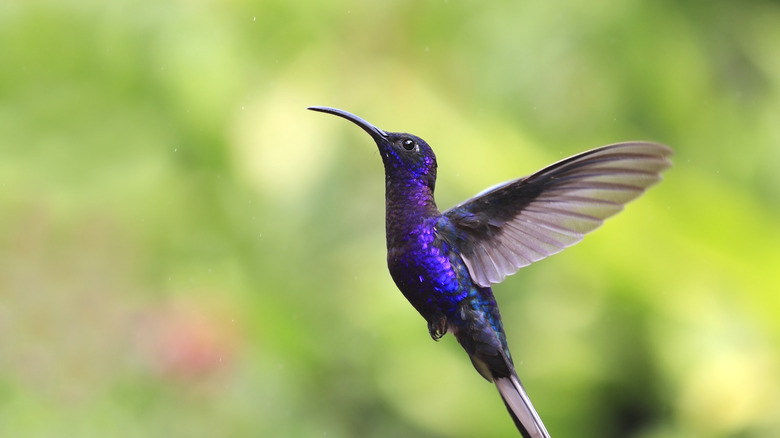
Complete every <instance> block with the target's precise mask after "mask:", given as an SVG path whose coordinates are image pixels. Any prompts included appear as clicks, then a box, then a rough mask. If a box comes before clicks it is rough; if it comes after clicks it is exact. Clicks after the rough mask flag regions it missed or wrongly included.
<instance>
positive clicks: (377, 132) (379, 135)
mask: <svg viewBox="0 0 780 438" xmlns="http://www.w3.org/2000/svg"><path fill="white" fill-rule="evenodd" d="M307 109H310V110H312V111H319V112H321V113H328V114H333V115H334V116H339V117H342V118H344V119H347V120H349V121H350V122H352V123H354V124H356V125H358V126H360V127H361V128H363V130H364V131H366V132H367V133H368V135H370V136H371V137H372V138H373V139H374V140H375V141H379V140H380V139H386V138H387V132H385V131H383V130H381V129H379V128H377V127H376V126H374V125H372V124H370V123H368V122H367V121H365V120H363V119H362V118H360V117H358V116H356V115H354V114H352V113H348V112H346V111H344V110H340V109H338V108H331V107H327V106H310V107H309V108H307Z"/></svg>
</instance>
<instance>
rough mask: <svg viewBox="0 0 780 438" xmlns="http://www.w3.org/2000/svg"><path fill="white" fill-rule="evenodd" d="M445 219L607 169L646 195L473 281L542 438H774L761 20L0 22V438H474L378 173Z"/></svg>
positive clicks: (459, 5)
mask: <svg viewBox="0 0 780 438" xmlns="http://www.w3.org/2000/svg"><path fill="white" fill-rule="evenodd" d="M309 105H329V106H336V107H339V108H343V109H346V110H349V111H352V112H354V113H356V114H358V115H361V116H363V117H364V118H366V119H368V120H369V121H371V122H373V123H375V124H377V125H378V126H380V127H382V128H385V129H388V130H395V131H408V132H413V133H415V134H418V135H420V136H421V137H423V138H425V139H426V140H428V141H429V143H431V144H432V145H433V147H434V149H435V150H436V151H437V153H438V159H439V160H438V161H439V183H438V186H437V187H438V190H439V191H438V201H439V205H440V206H441V207H442V208H448V207H450V206H452V205H453V204H455V203H457V202H459V201H461V200H463V199H465V198H467V197H469V196H472V195H473V194H474V193H476V192H478V191H480V190H482V189H483V188H485V187H487V186H489V185H491V184H494V183H497V182H500V181H504V180H507V179H510V178H515V177H518V176H522V175H525V174H528V173H531V172H533V171H535V170H537V169H539V168H541V167H542V166H544V165H546V164H549V163H551V162H553V161H556V160H558V159H561V158H564V157H566V156H568V155H571V154H574V153H577V152H580V151H583V150H585V149H589V148H592V147H596V146H599V145H602V144H607V143H612V142H617V141H623V140H631V139H644V140H654V141H659V142H662V143H666V144H669V145H671V146H672V147H673V148H674V149H675V152H676V155H675V157H674V163H675V167H674V168H673V169H672V170H671V171H669V172H667V173H666V174H665V180H664V182H663V183H661V184H660V185H658V186H656V187H654V188H652V189H651V190H650V191H649V192H648V194H646V195H645V196H643V197H642V198H640V200H639V201H637V202H635V203H634V204H631V205H630V206H629V207H628V208H627V210H626V211H625V212H624V213H622V214H620V215H619V216H618V217H616V218H614V219H611V220H609V221H608V222H607V224H606V226H605V227H604V228H602V229H601V230H599V231H598V232H596V233H595V234H594V235H592V236H590V237H588V238H587V239H585V241H584V242H583V243H581V244H580V245H578V246H576V247H574V248H572V249H569V250H567V251H565V252H564V253H563V254H561V255H558V256H555V257H552V258H550V259H548V260H545V261H543V262H540V263H537V264H535V265H532V266H530V267H528V268H526V269H523V270H522V271H521V272H520V273H519V274H517V275H515V276H513V277H510V278H509V279H507V280H506V281H505V282H504V283H503V284H501V285H499V286H496V287H495V288H494V290H495V292H496V295H497V298H498V300H499V302H500V304H501V306H502V314H503V315H504V323H505V326H506V329H507V333H508V338H509V342H510V346H511V347H512V350H513V352H514V356H515V361H516V362H517V367H518V373H519V374H520V377H521V378H522V379H523V381H524V382H525V385H526V388H527V389H528V391H529V392H530V395H531V397H532V399H533V400H534V402H535V405H536V407H537V409H538V410H539V412H540V413H541V415H542V417H543V418H544V420H545V422H546V424H547V426H548V428H549V430H550V432H551V433H552V435H553V436H556V437H659V438H660V437H777V436H780V297H778V292H780V250H779V248H780V226H779V225H778V221H779V220H780V203H778V199H780V171H778V169H780V5H779V4H778V2H771V1H743V2H706V1H698V2H696V1H694V2H677V1H671V0H665V1H641V0H633V1H626V2H607V1H590V2H585V3H582V2H577V1H571V0H570V1H556V2H547V3H546V4H544V2H534V3H531V2H517V1H494V2H476V1H470V2H461V1H455V0H439V1H422V2H420V1H391V2H382V3H379V2H374V3H370V2H358V1H332V2H314V1H309V2H294V1H281V0H280V1H254V2H252V1H241V0H233V1H225V2H216V1H208V0H201V1H163V2H158V1H144V0H140V1H129V0H115V1H105V2H104V1H97V0H73V1H67V0H50V1H38V0H33V1H20V0H11V1H10V2H3V3H2V5H0V436H3V437H53V436H62V437H107V436H108V437H148V436H166V437H217V436H219V437H319V436H326V437H407V436H408V437H432V438H444V437H499V436H514V435H515V434H516V432H514V428H513V425H512V422H511V421H510V419H509V417H508V415H507V413H506V412H505V410H504V407H503V405H502V403H501V401H500V398H499V397H498V394H497V393H496V391H495V388H494V387H493V386H492V385H491V384H489V383H487V382H485V381H484V380H483V379H482V378H481V377H480V376H479V375H478V374H477V373H476V371H474V369H473V368H472V366H471V364H470V362H469V360H468V359H467V357H466V355H465V354H464V353H463V352H462V351H461V349H460V347H459V346H458V345H457V343H456V342H455V340H454V338H452V337H451V336H448V337H446V338H445V339H443V340H442V341H441V342H440V343H434V342H432V341H431V339H430V337H429V336H428V333H427V330H426V326H425V322H424V321H423V320H422V318H420V317H419V315H417V313H416V312H415V311H414V310H413V309H412V307H411V306H410V305H408V303H406V301H405V300H404V298H403V297H402V296H401V294H400V293H399V292H398V291H397V290H396V288H395V286H394V285H393V283H392V281H391V279H390V277H389V275H388V274H387V272H386V267H385V260H384V257H385V253H384V243H385V242H384V200H383V196H384V193H383V191H384V187H383V176H382V168H381V162H380V161H381V160H380V159H379V157H378V154H377V152H376V150H375V147H374V145H373V143H372V142H371V140H370V138H369V137H368V136H366V135H365V133H363V132H362V131H360V130H359V129H357V128H356V127H355V126H353V125H351V124H349V123H347V122H346V121H344V120H340V119H337V118H334V117H332V116H326V115H323V114H316V113H313V112H309V111H306V110H305V108H306V107H307V106H309Z"/></svg>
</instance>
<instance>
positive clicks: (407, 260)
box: [309, 107, 671, 438]
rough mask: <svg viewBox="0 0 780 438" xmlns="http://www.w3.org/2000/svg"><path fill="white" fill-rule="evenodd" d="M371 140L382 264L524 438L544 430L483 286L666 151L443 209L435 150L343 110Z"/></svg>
mask: <svg viewBox="0 0 780 438" xmlns="http://www.w3.org/2000/svg"><path fill="white" fill-rule="evenodd" d="M309 109H312V110H315V111H320V112H325V113H329V114H334V115H337V116H340V117H343V118H345V119H347V120H349V121H351V122H353V123H355V124H357V125H358V126H360V127H361V128H363V130H365V131H366V132H367V133H368V134H369V135H371V137H372V138H373V139H374V141H375V142H376V144H377V147H378V148H379V152H380V155H381V156H382V161H383V163H384V167H385V182H386V191H385V200H386V210H387V211H386V228H387V264H388V267H389V269H390V275H391V276H392V278H393V280H394V281H395V283H396V285H397V286H398V288H399V289H400V290H401V292H402V293H403V294H404V296H405V297H406V298H407V299H408V300H409V302H410V303H411V304H412V305H413V306H414V308H415V309H417V311H418V312H419V313H420V314H421V315H422V316H423V318H425V320H426V321H427V322H428V330H429V332H430V334H431V337H433V339H439V338H441V337H442V336H444V334H446V333H447V332H451V333H453V334H454V335H455V337H456V338H457V340H458V342H459V343H460V344H461V346H463V348H464V349H465V350H466V352H467V353H468V355H469V358H471V361H472V363H473V364H474V367H475V368H476V369H477V371H479V372H480V374H482V376H483V377H485V379H487V380H488V381H491V382H494V383H495V384H496V387H497V388H498V391H499V393H500V394H501V397H502V398H503V400H504V404H505V405H506V407H507V409H508V410H509V413H510V414H511V416H512V419H513V420H514V422H515V425H516V426H517V428H518V430H519V431H520V433H521V434H522V435H523V436H524V437H533V438H544V437H549V434H548V433H547V430H546V428H545V427H544V424H543V423H542V420H541V419H540V418H539V415H538V414H537V413H536V410H535V409H534V407H533V405H532V404H531V400H530V399H529V398H528V395H527V394H526V392H525V390H524V389H523V386H522V385H521V384H520V380H519V378H518V377H517V374H516V372H515V369H514V365H513V363H512V359H511V356H510V354H509V348H508V347H507V342H506V337H505V335H504V329H503V325H502V322H501V316H500V314H499V311H498V306H497V304H496V300H495V298H494V297H493V292H492V290H491V289H490V284H491V283H497V282H499V281H501V280H503V279H504V277H505V276H507V275H511V274H513V273H515V272H516V271H517V270H518V269H519V268H521V267H523V266H526V265H528V264H530V263H533V262H535V261H538V260H541V259H542V258H545V257H547V256H549V255H552V254H554V253H556V252H558V251H560V250H562V249H563V248H565V247H567V246H570V245H573V244H574V243H577V242H579V241H580V240H581V239H582V237H583V235H584V234H585V233H587V232H590V231H592V230H593V229H595V228H597V227H598V226H599V225H601V222H602V221H603V219H605V218H607V217H609V216H611V215H613V214H615V213H617V212H618V211H620V210H621V209H622V208H623V205H624V204H625V203H626V202H628V201H630V200H632V199H634V198H636V197H637V196H639V195H640V194H641V193H642V192H643V191H644V190H645V189H646V188H647V187H649V186H651V185H653V184H654V183H656V182H657V181H659V180H660V176H659V174H660V172H661V171H662V170H664V169H665V168H667V167H669V166H670V165H671V164H670V162H669V161H668V156H669V155H671V150H670V149H669V148H667V147H666V146H662V145H657V144H653V143H641V142H636V143H621V144H615V145H610V146H604V147H602V148H598V149H594V150H591V151H588V152H584V153H582V154H579V155H576V156H574V157H571V158H568V159H566V160H563V161H560V162H558V163H555V164H553V165H552V166H549V167H547V168H545V169H543V170H541V171H539V172H537V173H535V174H533V175H531V176H528V177H526V178H520V179H518V180H515V181H511V182H509V183H506V184H503V185H500V186H497V187H496V188H493V189H491V190H488V191H487V192H484V193H481V194H479V195H478V196H476V197H475V198H473V199H470V200H468V201H466V202H465V203H463V204H460V205H458V206H456V207H454V208H452V209H450V210H448V211H445V212H444V213H441V212H439V209H438V208H437V207H436V202H435V201H434V197H433V192H434V188H435V184H436V156H435V155H434V153H433V150H431V148H430V146H428V144H427V143H426V142H425V141H423V140H422V139H420V138H419V137H416V136H414V135H410V134H405V133H393V132H385V131H383V130H381V129H379V128H377V127H375V126H373V125H371V124H370V123H368V122H366V121H365V120H363V119H361V118H359V117H357V116H355V115H353V114H350V113H347V112H345V111H342V110H338V109H335V108H327V107H311V108H309Z"/></svg>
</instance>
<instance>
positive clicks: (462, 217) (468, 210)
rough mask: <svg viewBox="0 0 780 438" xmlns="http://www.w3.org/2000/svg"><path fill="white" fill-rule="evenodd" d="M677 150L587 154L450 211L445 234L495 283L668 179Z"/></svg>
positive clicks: (638, 145)
mask: <svg viewBox="0 0 780 438" xmlns="http://www.w3.org/2000/svg"><path fill="white" fill-rule="evenodd" d="M671 155H672V150H671V149H669V148H668V147H666V146H663V145H660V144H655V143H642V142H630V143H618V144H613V145H609V146H603V147H600V148H597V149H593V150H590V151H587V152H583V153H581V154H578V155H575V156H573V157H569V158H567V159H565V160H562V161H559V162H557V163H555V164H553V165H551V166H548V167H546V168H544V169H542V170H540V171H539V172H536V173H534V174H533V175H530V176H527V177H525V178H520V179H517V180H514V181H510V182H508V183H505V184H503V185H500V186H498V187H496V188H493V189H491V190H489V191H487V192H485V193H482V194H480V195H478V196H476V197H475V198H473V199H470V200H468V201H466V202H464V203H462V204H460V205H458V206H455V207H453V208H452V209H450V210H447V211H446V212H444V216H443V218H442V219H441V220H440V225H441V226H440V232H441V234H442V237H443V238H444V239H446V240H447V241H448V242H449V243H450V244H451V245H453V246H454V247H455V248H457V249H458V251H460V254H461V256H462V257H463V261H464V262H465V263H466V266H467V267H468V269H469V273H470V274H471V277H472V279H473V280H474V281H475V282H476V283H477V284H479V285H480V286H484V287H487V286H490V283H498V282H500V281H501V280H503V279H504V278H505V277H506V276H507V275H511V274H514V273H515V272H517V270H518V269H520V268H522V267H523V266H527V265H530V264H531V263H533V262H535V261H538V260H541V259H543V258H545V257H547V256H549V255H552V254H555V253H557V252H559V251H561V250H562V249H564V248H566V247H568V246H571V245H573V244H575V243H577V242H579V241H580V240H582V238H583V236H584V235H585V234H586V233H588V232H590V231H593V230H594V229H596V228H598V227H599V226H600V225H601V224H602V222H603V220H604V219H606V218H608V217H610V216H612V215H614V214H615V213H617V212H619V211H620V210H622V209H623V205H624V204H626V203H627V202H629V201H631V200H632V199H634V198H636V197H637V196H639V195H641V194H642V193H643V192H644V191H645V189H647V188H648V187H650V186H651V185H653V184H655V183H657V182H658V181H660V179H661V176H660V173H661V171H663V170H664V169H666V168H668V167H670V166H671V162H670V161H669V159H668V157H669V156H671Z"/></svg>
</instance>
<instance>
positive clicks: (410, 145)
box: [309, 106, 436, 190]
mask: <svg viewBox="0 0 780 438" xmlns="http://www.w3.org/2000/svg"><path fill="white" fill-rule="evenodd" d="M309 109H310V110H312V111H319V112H322V113H328V114H333V115H335V116H339V117H342V118H344V119H347V120H349V121H350V122H352V123H354V124H356V125H358V126H360V127H361V128H363V130H364V131H366V132H367V133H368V135H370V136H371V138H373V139H374V141H375V142H376V145H377V147H378V148H379V154H380V155H381V156H382V162H383V163H384V165H385V174H386V175H387V177H388V178H389V179H390V180H391V181H404V182H410V181H419V182H422V183H424V184H425V185H427V186H428V187H430V189H431V190H433V188H434V186H435V184H436V155H435V154H434V153H433V150H432V149H431V147H430V146H428V143H426V142H425V140H423V139H421V138H420V137H417V136H416V135H412V134H406V133H402V132H387V131H383V130H381V129H379V128H377V127H376V126H374V125H372V124H371V123H368V122H367V121H365V120H363V119H362V118H360V117H358V116H356V115H354V114H351V113H348V112H346V111H343V110H340V109H337V108H330V107H324V106H312V107H309Z"/></svg>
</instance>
